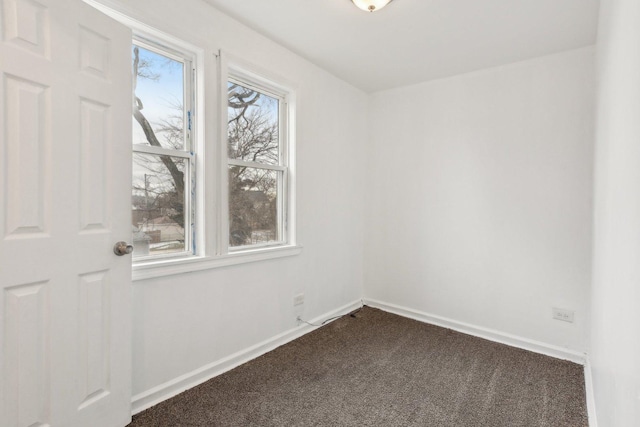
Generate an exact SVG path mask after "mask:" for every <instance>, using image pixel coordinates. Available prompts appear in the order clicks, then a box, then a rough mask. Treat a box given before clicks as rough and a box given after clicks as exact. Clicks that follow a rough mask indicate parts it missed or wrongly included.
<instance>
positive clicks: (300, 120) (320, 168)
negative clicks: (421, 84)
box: [102, 0, 367, 395]
mask: <svg viewBox="0 0 640 427" xmlns="http://www.w3.org/2000/svg"><path fill="white" fill-rule="evenodd" d="M102 2H103V3H105V4H107V5H110V6H114V5H115V6H116V7H117V8H119V9H121V10H124V11H126V12H127V13H128V14H130V15H133V16H134V17H138V18H142V20H143V21H144V22H146V23H148V24H149V25H151V26H154V27H157V28H159V29H160V30H163V31H165V32H167V33H170V34H172V35H174V36H176V37H178V38H181V39H183V40H185V41H187V42H189V43H192V44H194V45H196V46H199V47H201V48H204V49H205V50H206V55H207V57H208V58H213V55H214V53H215V52H217V49H218V48H222V49H224V50H226V51H228V52H231V53H233V54H234V55H235V56H238V57H240V58H242V59H244V60H246V61H249V62H251V63H254V64H255V65H257V66H258V67H261V68H264V69H266V70H269V72H270V73H273V74H276V75H280V76H282V77H283V78H284V79H286V80H287V81H291V82H293V83H297V84H298V91H297V98H298V99H297V101H298V111H297V170H298V176H297V185H298V188H297V196H298V198H297V200H298V203H297V207H298V242H299V243H300V244H301V245H303V246H304V249H303V252H302V254H301V255H298V256H294V257H289V258H282V259H277V260H270V261H262V262H257V263H253V264H244V265H239V266H234V267H226V268H219V269H215V270H208V271H200V272H193V273H189V274H182V275H176V276H169V277H165V278H161V279H150V280H142V281H137V282H134V284H133V358H134V359H133V372H134V375H133V393H134V395H139V394H141V393H145V392H146V391H148V390H150V389H152V388H154V387H157V386H162V384H164V383H165V382H167V381H171V380H174V379H176V378H178V377H179V376H181V375H185V374H189V373H191V372H192V371H194V370H196V369H199V368H201V367H203V366H205V365H207V364H211V363H214V362H216V361H219V360H222V359H223V358H225V357H226V356H229V355H231V354H232V353H234V352H237V351H240V350H245V349H247V348H249V347H251V346H253V345H255V344H257V343H260V342H262V341H264V340H267V339H269V338H272V337H274V336H276V335H278V334H280V333H282V332H284V331H287V330H290V329H292V328H294V327H295V326H296V314H295V313H294V307H293V297H294V295H295V294H298V293H301V292H303V293H304V294H305V308H304V316H305V317H306V318H313V317H316V316H319V315H321V314H324V313H326V312H329V311H331V310H334V309H336V308H338V307H340V306H343V305H345V304H347V303H350V302H353V301H355V300H357V299H359V298H360V297H361V294H362V278H363V271H362V268H363V256H362V251H363V249H362V248H363V237H362V236H363V227H362V225H361V219H362V216H363V207H364V201H363V193H362V188H363V183H364V162H363V161H362V152H363V149H364V142H365V135H366V131H365V126H366V123H365V120H366V107H367V104H366V101H367V97H366V95H365V94H364V93H363V92H361V91H359V90H357V89H354V88H353V87H352V86H350V85H348V84H346V83H344V82H342V81H341V80H339V79H337V78H335V77H333V76H332V75H330V74H328V73H327V72H325V71H323V70H321V69H319V68H318V67H316V66H314V65H313V64H311V63H309V62H308V61H306V60H303V59H301V58H300V57H298V56H296V55H294V54H293V53H291V52H289V51H287V50H285V49H284V48H282V47H280V46H279V45H277V44H275V43H273V42H271V41H269V40H267V39H266V38H264V37H262V36H260V35H259V34H257V33H256V32H254V31H252V30H250V29H248V28H246V27H244V26H243V25H240V24H239V23H237V22H236V21H234V20H232V19H230V18H229V17H227V16H226V15H223V14H222V13H219V12H218V11H216V10H215V9H213V8H212V7H210V6H208V5H207V4H205V3H204V2H202V1H200V0H182V1H179V2H177V1H171V0H162V1H158V0H136V1H135V2H134V1H126V0H114V1H110V0H104V1H102ZM274 13H277V10H276V11H274ZM208 65H209V66H210V68H209V69H208V70H207V72H208V74H207V76H206V79H208V80H207V82H206V84H212V83H213V84H215V78H216V77H215V70H214V69H213V68H212V67H211V65H213V61H211V63H209V64H208ZM214 98H215V97H214ZM215 103H216V99H208V100H207V108H208V110H209V112H211V111H212V110H213V107H214V106H215ZM208 119H209V120H211V121H212V122H213V119H214V116H213V115H211V114H209V115H208ZM211 124H212V123H211V122H210V123H208V125H207V126H211ZM208 131H209V132H211V131H215V130H214V129H213V128H211V127H209V129H208ZM209 214H210V213H209Z"/></svg>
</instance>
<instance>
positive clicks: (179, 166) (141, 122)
mask: <svg viewBox="0 0 640 427" xmlns="http://www.w3.org/2000/svg"><path fill="white" fill-rule="evenodd" d="M193 60H194V59H193V57H192V56H190V55H189V54H186V53H184V52H180V51H178V50H174V49H171V48H167V47H165V46H162V45H160V44H155V43H151V42H148V41H145V40H141V39H140V40H138V39H134V41H133V47H132V78H133V135H132V139H133V183H132V228H133V243H134V246H135V251H134V258H135V259H136V260H137V261H144V260H150V259H162V258H167V257H177V256H187V255H192V254H194V233H195V231H196V230H194V227H193V222H194V211H193V200H192V193H193V191H192V190H193V182H194V177H195V150H194V141H193V131H192V129H194V112H193V104H194V102H193V101H194V97H193V88H194V77H195V71H194V70H195V69H194V64H193Z"/></svg>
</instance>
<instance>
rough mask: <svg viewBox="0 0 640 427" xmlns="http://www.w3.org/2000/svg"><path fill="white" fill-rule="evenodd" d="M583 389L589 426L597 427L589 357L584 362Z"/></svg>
mask: <svg viewBox="0 0 640 427" xmlns="http://www.w3.org/2000/svg"><path fill="white" fill-rule="evenodd" d="M584 389H585V394H586V399H587V415H588V416H589V427H598V417H597V415H596V401H595V395H594V394H593V373H592V372H591V362H590V361H589V357H587V359H586V360H585V364H584Z"/></svg>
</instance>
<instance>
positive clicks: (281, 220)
mask: <svg viewBox="0 0 640 427" xmlns="http://www.w3.org/2000/svg"><path fill="white" fill-rule="evenodd" d="M228 73H229V74H228V75H227V78H226V79H223V80H222V83H223V86H222V87H223V89H224V91H223V92H222V93H223V94H224V99H225V106H226V101H227V100H228V90H227V84H228V83H229V82H230V83H233V84H238V85H240V86H243V87H246V88H249V89H252V90H255V91H257V92H260V93H262V94H265V95H267V96H269V97H272V98H275V99H277V100H278V164H269V163H262V162H251V161H245V160H239V159H233V158H230V157H229V155H228V153H227V151H226V150H227V143H228V140H227V137H228V127H227V126H228V125H227V126H225V138H224V141H225V142H224V150H225V157H226V165H227V169H228V168H229V166H243V167H249V168H256V169H265V170H273V171H277V172H278V175H279V177H280V179H278V187H277V202H276V206H277V210H276V215H277V216H276V221H277V225H276V227H277V237H278V238H277V241H273V242H267V243H256V244H250V245H240V246H231V244H230V241H229V233H230V228H231V221H230V218H229V213H228V211H229V207H230V204H229V199H230V195H229V183H228V182H227V184H226V188H224V191H225V192H226V198H225V200H226V206H225V207H224V208H225V209H226V211H227V212H226V224H224V227H225V228H226V232H225V233H223V235H225V236H226V238H225V239H224V241H223V242H222V244H223V245H224V248H225V249H226V250H225V253H229V254H231V253H238V252H246V251H251V250H258V249H265V248H270V247H282V246H285V245H288V244H290V243H291V242H290V238H291V235H290V230H289V223H288V214H289V199H290V197H291V195H290V194H289V174H290V172H289V166H288V165H289V145H288V144H289V137H288V136H289V131H290V130H289V123H288V118H289V105H288V102H287V97H288V95H287V94H286V93H283V91H282V90H277V89H273V86H272V85H271V84H269V82H268V81H264V82H263V81H261V79H260V81H257V80H258V79H255V78H250V77H248V76H247V75H246V74H245V73H244V72H243V71H241V70H238V69H233V70H228ZM225 117H227V119H226V120H224V123H225V124H226V123H228V116H227V113H226V109H225Z"/></svg>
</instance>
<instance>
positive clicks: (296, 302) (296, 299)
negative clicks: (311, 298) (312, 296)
mask: <svg viewBox="0 0 640 427" xmlns="http://www.w3.org/2000/svg"><path fill="white" fill-rule="evenodd" d="M302 304H304V294H298V295H296V296H295V297H293V305H294V306H296V305H302Z"/></svg>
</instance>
